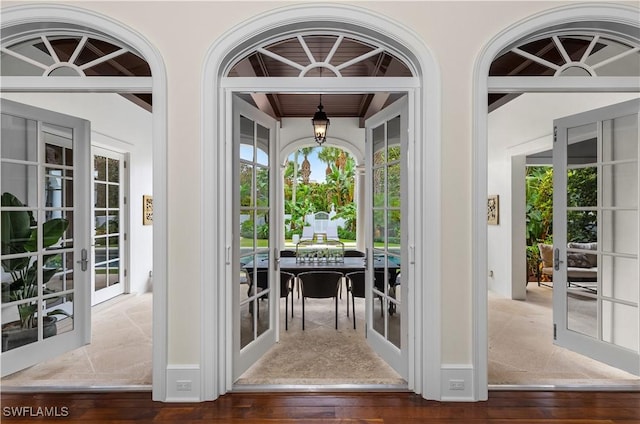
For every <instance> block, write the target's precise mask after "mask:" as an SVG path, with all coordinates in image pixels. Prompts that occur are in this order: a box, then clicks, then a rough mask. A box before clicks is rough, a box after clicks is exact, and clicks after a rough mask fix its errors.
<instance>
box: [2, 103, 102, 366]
mask: <svg viewBox="0 0 640 424" xmlns="http://www.w3.org/2000/svg"><path fill="white" fill-rule="evenodd" d="M1 105H2V134H1V136H2V137H1V141H0V146H1V152H2V158H1V161H0V172H1V174H2V179H1V186H2V187H1V191H2V193H3V194H2V206H1V210H2V221H1V224H0V226H1V230H2V255H1V260H2V375H3V376H5V375H7V374H11V373H14V372H16V371H19V370H21V369H23V368H26V367H28V366H31V365H34V364H37V363H39V362H42V361H44V360H46V359H50V358H53V357H55V356H57V355H59V354H62V353H64V352H66V351H69V350H72V349H75V348H77V347H79V346H82V345H84V344H87V343H89V342H90V331H91V329H90V292H89V272H88V269H89V265H90V264H89V258H88V251H87V249H88V247H89V236H88V235H89V232H88V228H89V211H90V208H89V202H88V199H90V192H89V184H88V181H89V172H88V166H89V152H90V149H89V147H90V146H89V132H90V124H89V122H88V121H85V120H82V119H78V118H74V117H71V116H67V115H62V114H59V113H55V112H51V111H47V110H44V109H39V108H35V107H31V106H27V105H23V104H20V103H16V102H12V101H8V100H5V99H2V100H1Z"/></svg>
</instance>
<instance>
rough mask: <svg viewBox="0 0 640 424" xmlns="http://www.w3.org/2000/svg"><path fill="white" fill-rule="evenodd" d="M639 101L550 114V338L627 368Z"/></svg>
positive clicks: (634, 353)
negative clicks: (559, 116) (553, 116)
mask: <svg viewBox="0 0 640 424" xmlns="http://www.w3.org/2000/svg"><path fill="white" fill-rule="evenodd" d="M639 105H640V100H638V99H635V100H631V101H627V102H623V103H619V104H616V105H612V106H608V107H605V108H601V109H596V110H592V111H588V112H584V113H581V114H578V115H573V116H569V117H566V118H562V119H558V120H556V121H554V130H555V133H556V140H555V142H554V148H553V166H554V186H553V196H554V197H553V205H554V211H553V244H554V273H553V313H554V329H555V331H554V333H555V343H556V344H558V345H560V346H563V347H566V348H568V349H571V350H573V351H575V352H578V353H581V354H583V355H586V356H590V357H592V358H594V359H596V360H599V361H601V362H605V363H608V364H610V365H612V366H615V367H617V368H620V369H623V370H625V371H628V372H631V373H634V374H640V355H639V347H640V346H639V343H640V314H639V313H638V304H639V302H640V290H639V289H640V280H639V278H638V277H639V275H640V273H639V262H638V243H639V237H638V197H639V196H638V189H639V184H638V181H639V177H638V143H639V141H638V140H639V139H638V119H639V118H638V110H639ZM585 268H590V271H591V272H592V273H593V271H594V270H595V271H596V272H595V278H594V276H593V274H592V276H591V277H589V276H585V275H584V273H581V272H580V271H581V270H584V269H585Z"/></svg>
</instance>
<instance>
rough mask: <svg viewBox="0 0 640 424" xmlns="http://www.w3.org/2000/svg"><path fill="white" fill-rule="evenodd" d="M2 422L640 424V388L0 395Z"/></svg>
mask: <svg viewBox="0 0 640 424" xmlns="http://www.w3.org/2000/svg"><path fill="white" fill-rule="evenodd" d="M1 421H2V422H15V423H18V422H23V423H24V422H29V423H34V422H64V423H92V424H94V423H123V424H124V423H151V422H154V423H156V422H160V423H180V424H197V423H242V424H253V423H285V424H286V423H385V424H386V423H391V424H402V423H434V424H438V423H443V424H444V423H446V424H453V423H455V424H467V423H468V424H475V423H492V424H499V423H503V424H515V423H518V424H524V423H526V424H538V423H545V424H546V423H559V424H560V423H561V424H605V423H626V424H630V423H640V392H565V391H556V392H537V391H530V392H523V391H491V392H489V400H488V401H487V402H476V403H458V402H435V401H427V400H424V399H422V398H421V397H420V396H417V395H415V394H411V393H388V392H385V393H381V392H375V393H362V392H359V393H281V392H278V393H271V394H269V393H232V394H227V395H225V396H222V397H221V398H220V399H218V400H217V401H215V402H203V403H161V402H153V401H152V400H151V394H150V393H149V392H111V393H102V392H96V393H61V392H58V393H37V394H31V393H2V417H1Z"/></svg>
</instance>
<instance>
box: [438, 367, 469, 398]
mask: <svg viewBox="0 0 640 424" xmlns="http://www.w3.org/2000/svg"><path fill="white" fill-rule="evenodd" d="M440 377H441V378H440V381H441V385H442V386H441V388H440V393H441V396H440V400H441V401H443V402H474V401H475V400H476V399H474V396H473V366H472V365H471V364H443V365H442V367H441V368H440Z"/></svg>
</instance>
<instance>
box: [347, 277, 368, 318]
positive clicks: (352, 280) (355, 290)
mask: <svg viewBox="0 0 640 424" xmlns="http://www.w3.org/2000/svg"><path fill="white" fill-rule="evenodd" d="M345 277H346V278H347V316H349V293H351V305H352V306H353V329H354V330H355V329H356V299H355V298H356V297H360V298H363V299H364V298H365V292H364V287H365V286H364V271H355V272H349V273H348V274H346V275H345Z"/></svg>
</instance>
